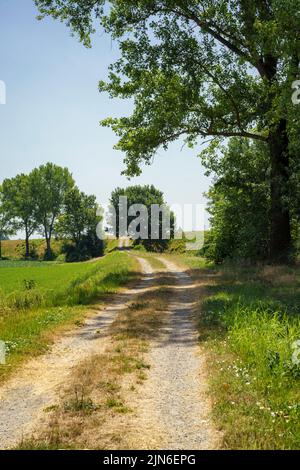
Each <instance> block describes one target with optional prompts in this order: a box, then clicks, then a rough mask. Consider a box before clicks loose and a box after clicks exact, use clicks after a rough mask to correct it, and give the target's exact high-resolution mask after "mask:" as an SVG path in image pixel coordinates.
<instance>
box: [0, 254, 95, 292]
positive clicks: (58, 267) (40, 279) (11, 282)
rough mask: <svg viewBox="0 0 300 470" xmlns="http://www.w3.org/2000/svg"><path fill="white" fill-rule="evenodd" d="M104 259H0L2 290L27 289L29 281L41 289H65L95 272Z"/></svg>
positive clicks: (0, 284)
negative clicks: (53, 260)
mask: <svg viewBox="0 0 300 470" xmlns="http://www.w3.org/2000/svg"><path fill="white" fill-rule="evenodd" d="M101 265H103V261H100V262H99V261H95V262H90V263H74V264H73V263H70V264H67V263H55V262H54V263H51V262H50V263H49V262H39V261H32V262H30V261H29V262H27V261H0V292H1V291H2V293H3V294H4V295H5V294H9V293H11V292H15V291H22V290H24V289H25V284H26V282H28V281H33V283H32V286H34V287H35V288H37V289H40V290H41V291H53V290H57V289H59V290H61V289H65V288H66V287H67V286H68V285H69V284H70V283H71V282H72V281H74V280H75V279H78V278H80V277H82V276H86V275H89V274H93V272H94V271H97V270H98V269H99V266H101Z"/></svg>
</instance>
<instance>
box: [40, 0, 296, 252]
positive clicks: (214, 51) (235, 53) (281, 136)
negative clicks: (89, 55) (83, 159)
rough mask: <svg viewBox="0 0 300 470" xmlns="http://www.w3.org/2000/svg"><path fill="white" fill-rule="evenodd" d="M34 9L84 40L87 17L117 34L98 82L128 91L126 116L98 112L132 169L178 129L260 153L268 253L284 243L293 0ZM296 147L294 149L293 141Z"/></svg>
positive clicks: (192, 139)
mask: <svg viewBox="0 0 300 470" xmlns="http://www.w3.org/2000/svg"><path fill="white" fill-rule="evenodd" d="M36 4H37V6H38V8H39V10H40V12H41V16H42V17H43V16H45V15H51V16H52V17H54V18H56V19H60V20H62V21H65V22H66V23H67V24H68V25H69V26H70V27H71V29H72V30H73V31H74V32H75V33H77V34H78V35H79V38H80V40H81V41H82V42H83V43H84V44H85V45H87V46H89V45H90V36H91V34H92V33H93V31H94V25H95V24H96V23H95V19H96V20H97V21H98V22H100V23H101V24H102V26H103V27H104V28H105V30H106V31H107V32H109V33H111V34H112V36H113V38H114V39H117V40H118V41H119V45H120V51H121V58H120V60H118V61H117V63H116V64H114V65H112V66H111V71H110V79H109V82H108V83H101V84H100V88H101V90H105V91H108V92H109V93H110V95H111V96H112V97H122V98H130V97H134V101H135V107H134V111H133V114H132V115H131V116H130V117H124V118H121V119H107V120H106V121H105V122H104V124H105V125H109V126H111V127H112V128H113V129H114V130H115V131H116V133H117V134H118V135H119V137H120V140H119V143H118V146H117V147H118V148H119V149H121V150H123V151H125V152H126V158H125V161H126V164H127V170H126V172H127V174H128V175H134V174H138V173H139V172H140V165H141V163H142V162H146V163H150V162H151V161H152V157H153V155H154V154H155V153H156V151H157V149H158V148H159V147H161V146H163V147H164V148H166V147H167V146H168V144H169V143H170V142H172V141H174V140H175V139H177V138H178V137H180V136H185V137H186V139H187V141H188V143H189V144H191V145H193V144H195V143H196V142H197V139H198V138H199V137H209V138H212V139H213V145H212V147H211V148H212V151H214V150H215V149H216V147H217V145H218V144H219V143H220V142H221V141H222V140H223V139H226V138H228V137H232V136H238V137H242V138H247V139H252V140H258V141H261V142H264V143H265V145H266V146H268V148H269V152H270V168H271V178H270V191H271V209H270V218H271V236H270V253H271V257H272V258H280V257H281V258H284V257H285V256H286V254H287V252H288V251H289V248H290V245H291V217H290V208H289V204H288V191H289V185H290V181H291V179H290V178H291V161H292V160H293V159H295V158H296V157H297V154H296V155H295V153H294V152H295V151H296V152H297V146H296V145H295V138H296V136H297V133H298V132H299V129H300V119H299V108H297V107H296V106H293V104H292V101H291V86H292V83H293V81H294V80H296V79H297V78H298V73H299V60H300V16H299V0H285V1H282V0H203V1H198V0H138V1H135V2H132V1H130V0H110V1H105V0H85V1H82V0H36ZM295 149H296V150H295Z"/></svg>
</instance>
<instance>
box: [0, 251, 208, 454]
mask: <svg viewBox="0 0 300 470" xmlns="http://www.w3.org/2000/svg"><path fill="white" fill-rule="evenodd" d="M137 259H138V261H139V262H140V264H141V268H142V271H143V273H144V275H143V279H142V280H141V283H140V285H139V286H138V287H137V288H135V289H130V290H127V291H125V292H123V293H122V294H119V295H117V296H116V297H115V300H114V302H113V303H112V304H111V305H109V306H108V307H107V308H106V309H105V310H99V311H97V312H96V314H95V315H94V316H93V317H92V318H90V319H89V320H87V321H86V323H85V325H84V326H83V327H82V328H81V329H80V330H78V329H77V330H75V331H72V332H70V333H68V334H67V335H65V336H64V337H63V338H62V339H61V340H60V341H58V342H57V343H56V344H55V345H54V346H53V348H52V349H51V351H50V352H49V353H47V354H46V355H44V356H41V357H39V358H37V359H35V360H31V361H30V362H28V363H27V364H26V365H25V366H24V367H23V369H22V371H21V373H19V374H18V376H14V377H13V378H12V379H11V380H10V381H9V382H8V383H7V384H6V385H5V386H4V387H2V388H1V389H0V448H2V449H3V448H11V447H13V446H15V445H16V444H18V443H19V442H20V440H21V439H22V437H23V436H24V435H27V434H28V433H29V434H30V433H31V432H32V431H33V430H34V429H36V427H37V426H38V424H39V421H40V419H41V418H42V416H43V414H44V413H43V410H44V409H45V408H46V407H49V406H51V405H52V404H55V403H56V402H57V399H58V397H59V394H60V389H61V387H62V385H64V384H65V383H67V382H68V378H70V377H71V375H72V370H73V367H74V366H76V365H78V364H79V363H80V362H81V361H83V360H84V359H87V358H88V357H89V356H91V355H93V354H95V353H97V354H99V353H101V352H103V351H104V350H105V348H106V347H107V345H108V344H109V341H110V338H109V336H108V330H109V328H108V327H109V325H110V324H111V323H112V321H113V319H114V318H115V316H116V315H117V313H118V312H119V311H120V310H122V309H124V308H125V307H126V305H127V304H128V302H131V301H132V300H133V299H134V297H135V296H136V295H140V294H142V293H143V292H146V291H147V290H149V289H151V287H152V286H153V284H154V277H155V271H154V269H153V268H152V267H151V265H150V263H149V262H148V261H146V260H145V259H143V258H137ZM159 259H160V261H161V262H162V263H163V264H164V267H165V270H166V272H167V273H168V276H171V277H172V279H173V281H174V282H173V283H172V286H171V287H170V288H171V289H172V290H173V291H174V294H172V296H171V297H172V298H171V301H170V304H169V312H168V313H169V321H168V324H167V325H166V327H165V329H164V331H162V332H161V334H160V335H159V337H158V338H157V340H156V341H155V342H153V344H152V345H151V348H150V353H149V357H148V361H149V362H150V364H151V369H150V372H149V377H148V380H147V381H146V382H145V384H144V385H143V387H142V388H141V390H140V392H139V393H138V395H137V397H136V400H135V403H133V404H132V405H133V408H134V409H135V413H134V415H133V416H132V417H130V418H128V419H129V422H128V447H129V448H131V449H139V448H140V449H178V450H181V449H209V448H215V447H216V445H217V435H216V433H215V431H214V429H213V428H212V425H211V421H210V418H209V412H210V406H209V402H208V400H207V397H206V394H205V392H206V390H205V383H206V380H205V368H204V360H203V358H202V357H201V355H200V352H199V347H198V344H197V332H196V328H195V323H194V318H193V311H194V300H195V286H194V285H193V283H192V281H191V279H190V277H189V275H188V274H187V273H185V272H184V271H182V270H181V269H180V268H178V266H176V265H175V264H174V263H172V262H170V261H167V260H165V259H164V258H159ZM153 292H154V295H155V291H153ZM137 430H138V432H137Z"/></svg>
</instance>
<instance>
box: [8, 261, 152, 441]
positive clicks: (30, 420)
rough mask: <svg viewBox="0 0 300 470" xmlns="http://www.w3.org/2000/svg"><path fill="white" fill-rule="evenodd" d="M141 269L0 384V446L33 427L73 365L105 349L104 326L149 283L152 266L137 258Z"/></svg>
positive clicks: (54, 398) (52, 402)
mask: <svg viewBox="0 0 300 470" xmlns="http://www.w3.org/2000/svg"><path fill="white" fill-rule="evenodd" d="M137 259H138V261H139V263H140V264H141V269H142V272H143V273H144V275H143V278H142V280H141V283H140V284H139V285H138V286H137V287H136V288H135V289H130V290H126V291H125V292H122V293H121V294H118V295H116V296H115V298H114V301H113V302H112V303H111V304H110V305H109V306H108V307H106V308H104V309H101V310H99V311H98V312H96V313H95V315H94V316H93V317H91V318H89V319H88V320H86V322H85V325H84V326H83V327H82V328H80V329H79V330H78V329H76V330H75V331H71V332H69V333H68V334H67V335H65V336H64V337H63V338H62V339H61V340H60V341H58V342H57V343H56V344H55V345H54V346H53V347H52V349H51V351H49V353H47V354H45V355H44V356H40V357H38V358H36V359H34V360H31V361H29V362H28V363H27V364H25V365H24V366H23V368H22V370H21V371H18V374H17V375H15V376H13V378H12V379H11V380H9V381H8V382H7V383H6V384H5V385H4V386H3V387H2V388H0V448H1V449H6V448H11V447H13V446H15V445H17V444H18V443H19V442H20V440H21V439H22V437H23V436H24V435H25V434H27V433H30V432H31V431H33V430H34V429H35V427H36V426H37V424H38V423H39V420H40V418H41V417H42V415H43V410H44V409H45V408H46V407H48V406H51V405H53V404H55V403H56V402H57V396H58V395H59V389H60V388H61V386H62V385H63V384H64V383H66V382H67V381H68V377H71V375H72V370H73V367H74V366H76V365H78V364H79V363H80V362H81V361H83V360H84V359H87V358H88V357H89V356H91V355H92V354H95V353H97V354H99V353H101V352H103V351H104V350H105V347H106V346H107V342H108V341H109V338H108V337H107V332H108V327H109V325H110V324H111V323H112V322H113V320H114V318H115V316H116V315H117V313H118V312H119V311H120V310H123V309H124V308H125V307H126V304H127V303H128V302H130V301H132V300H133V298H134V296H136V295H139V294H141V292H143V290H145V291H146V290H147V289H148V288H149V287H150V288H151V285H152V278H151V276H152V273H153V270H152V267H151V265H150V264H149V263H148V262H147V261H146V260H144V259H142V258H137Z"/></svg>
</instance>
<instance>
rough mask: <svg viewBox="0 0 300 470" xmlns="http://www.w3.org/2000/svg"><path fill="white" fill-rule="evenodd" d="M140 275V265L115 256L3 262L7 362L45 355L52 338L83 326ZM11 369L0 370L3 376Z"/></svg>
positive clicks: (0, 333) (0, 307)
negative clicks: (92, 311)
mask: <svg viewBox="0 0 300 470" xmlns="http://www.w3.org/2000/svg"><path fill="white" fill-rule="evenodd" d="M134 276H135V261H134V260H133V259H131V258H129V256H128V255H127V254H126V253H121V252H114V253H111V254H109V255H107V256H105V257H104V258H102V259H100V260H97V261H94V262H86V263H74V264H65V263H49V262H48V263H46V262H45V263H43V262H22V261H14V262H12V261H2V262H0V339H1V340H2V341H5V342H6V344H7V347H8V352H9V355H8V361H9V365H10V369H11V365H12V364H11V361H17V362H18V361H19V360H21V359H22V358H25V357H27V356H28V355H32V354H36V353H40V352H43V351H44V350H45V348H47V345H48V343H49V341H50V342H51V340H50V339H49V334H48V335H47V333H53V332H54V331H55V330H56V329H57V328H58V327H62V326H64V325H66V326H67V325H68V324H70V323H71V324H72V323H73V324H74V322H75V324H77V322H79V323H80V321H81V320H82V318H84V315H86V314H87V313H88V309H89V305H93V304H94V303H95V302H97V303H98V304H99V302H101V301H104V298H105V296H106V295H111V294H112V293H114V292H116V291H117V290H118V288H120V287H121V286H122V285H124V284H125V283H126V282H128V281H129V280H130V279H131V278H133V277H134ZM7 371H8V368H7V367H6V366H0V376H1V375H5V374H6V373H7Z"/></svg>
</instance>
